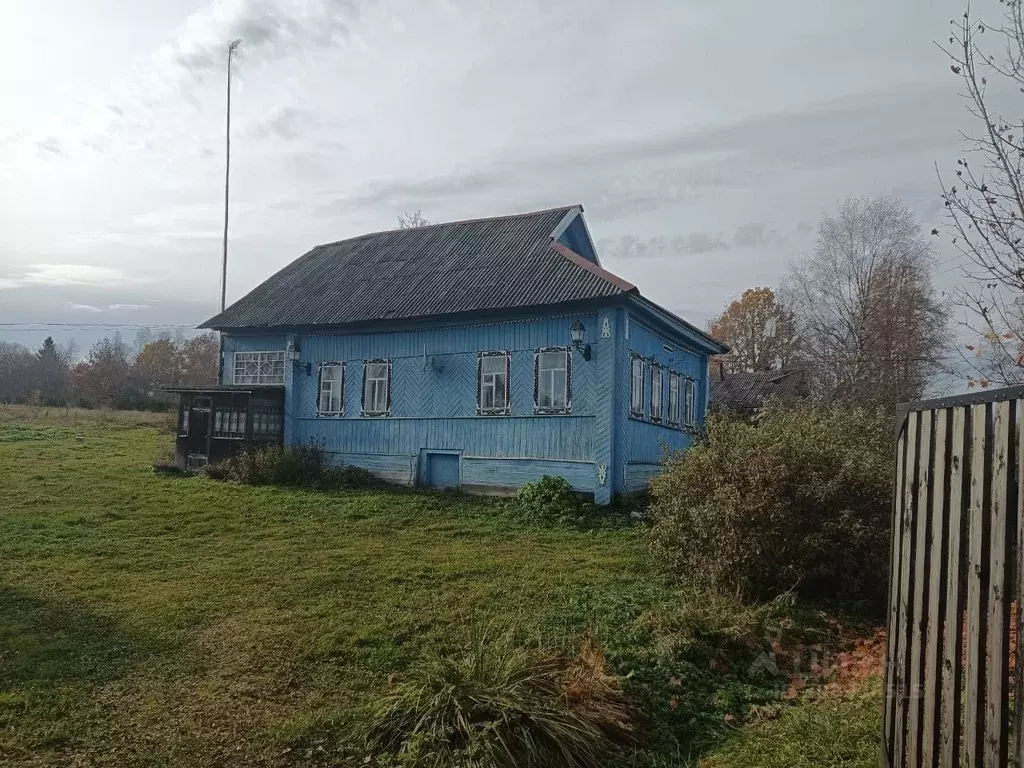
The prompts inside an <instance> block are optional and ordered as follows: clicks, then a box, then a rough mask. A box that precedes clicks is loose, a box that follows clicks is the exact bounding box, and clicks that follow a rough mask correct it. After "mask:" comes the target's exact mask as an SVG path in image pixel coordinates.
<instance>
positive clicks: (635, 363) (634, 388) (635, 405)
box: [629, 355, 644, 419]
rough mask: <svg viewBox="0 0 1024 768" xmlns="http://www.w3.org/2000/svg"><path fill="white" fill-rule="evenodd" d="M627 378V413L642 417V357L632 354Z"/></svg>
mask: <svg viewBox="0 0 1024 768" xmlns="http://www.w3.org/2000/svg"><path fill="white" fill-rule="evenodd" d="M630 371H631V372H630V380H629V415H630V416H634V417H636V418H638V419H642V418H643V417H644V359H643V358H642V357H640V355H633V357H632V367H631V368H630Z"/></svg>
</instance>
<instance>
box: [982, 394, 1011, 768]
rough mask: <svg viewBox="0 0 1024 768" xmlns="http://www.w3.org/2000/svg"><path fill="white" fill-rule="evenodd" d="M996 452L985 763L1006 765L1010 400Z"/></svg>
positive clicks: (998, 420)
mask: <svg viewBox="0 0 1024 768" xmlns="http://www.w3.org/2000/svg"><path fill="white" fill-rule="evenodd" d="M992 410H993V415H992V445H991V447H990V449H989V450H990V453H991V460H990V462H991V492H990V501H989V510H988V520H989V537H988V541H989V557H988V611H987V615H986V624H985V636H986V646H987V652H986V653H985V655H986V657H987V669H986V682H985V729H984V755H983V759H984V765H985V766H986V768H1003V766H1005V765H1006V718H1007V706H1008V704H1009V702H1008V700H1007V698H1008V697H1007V684H1006V675H1007V673H1008V672H1009V669H1008V667H1009V664H1008V658H1007V657H1008V654H1009V647H1010V637H1009V617H1010V603H1009V600H1008V599H1007V598H1006V587H1007V583H1008V581H1009V573H1008V572H1007V568H1008V566H1009V559H1010V558H1009V553H1008V552H1007V548H1008V546H1009V543H1010V541H1009V536H1008V535H1007V530H1006V526H1007V513H1006V505H1007V501H1008V496H1009V479H1010V474H1009V468H1008V461H1009V454H1010V434H1011V432H1010V426H1011V425H1010V403H1009V402H1007V401H1003V402H1001V403H995V404H994V405H993V408H992Z"/></svg>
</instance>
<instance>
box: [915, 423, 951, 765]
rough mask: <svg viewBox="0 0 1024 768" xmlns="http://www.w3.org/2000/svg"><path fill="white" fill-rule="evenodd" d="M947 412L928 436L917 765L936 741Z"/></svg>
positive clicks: (934, 751)
mask: <svg viewBox="0 0 1024 768" xmlns="http://www.w3.org/2000/svg"><path fill="white" fill-rule="evenodd" d="M948 415H949V413H948V411H947V410H946V409H945V408H942V409H940V410H938V411H936V413H935V431H934V433H933V436H932V440H933V444H934V449H933V458H932V494H931V504H932V510H931V533H930V534H929V536H928V540H929V547H930V548H931V557H930V558H929V561H928V608H927V611H926V613H925V619H926V631H925V654H924V693H923V696H922V699H921V704H922V709H921V713H922V714H921V765H928V766H931V765H935V760H936V757H937V755H938V743H939V731H938V724H939V709H940V707H939V658H940V656H941V655H942V636H941V629H942V609H943V608H944V607H945V600H944V597H945V595H944V590H945V588H946V563H947V561H948V559H947V557H946V540H947V538H948V536H949V532H948V530H947V528H946V521H947V519H948V517H949V512H948V507H947V503H948V501H949V465H948V464H947V459H946V455H947V452H948V450H949V426H950V425H949V419H948Z"/></svg>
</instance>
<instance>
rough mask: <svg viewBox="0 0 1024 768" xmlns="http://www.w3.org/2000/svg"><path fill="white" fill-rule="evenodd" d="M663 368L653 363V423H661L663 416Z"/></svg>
mask: <svg viewBox="0 0 1024 768" xmlns="http://www.w3.org/2000/svg"><path fill="white" fill-rule="evenodd" d="M661 384H662V381H661V366H660V365H658V364H657V363H651V421H655V422H660V421H661V414H662V407H663V405H662V396H661Z"/></svg>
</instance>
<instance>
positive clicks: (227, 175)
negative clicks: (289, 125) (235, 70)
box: [220, 40, 242, 312]
mask: <svg viewBox="0 0 1024 768" xmlns="http://www.w3.org/2000/svg"><path fill="white" fill-rule="evenodd" d="M241 42H242V41H241V40H232V41H231V42H229V43H228V108H227V126H226V128H225V131H224V150H225V154H224V257H223V259H222V260H221V267H220V311H221V312H223V311H224V307H225V306H226V299H227V295H228V186H229V184H230V181H231V57H232V55H234V53H235V50H236V49H237V48H238V45H239V43H241Z"/></svg>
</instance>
